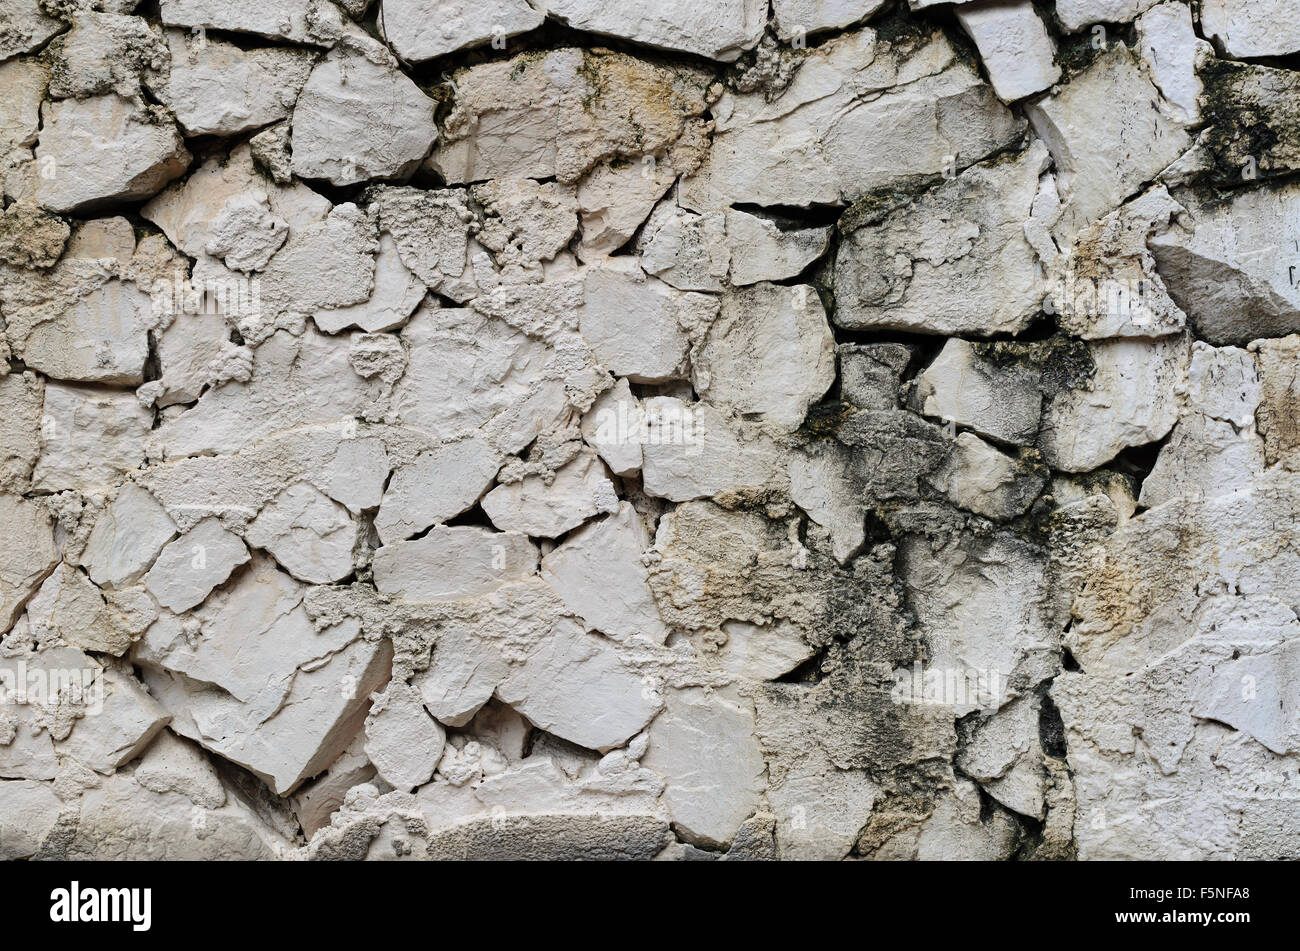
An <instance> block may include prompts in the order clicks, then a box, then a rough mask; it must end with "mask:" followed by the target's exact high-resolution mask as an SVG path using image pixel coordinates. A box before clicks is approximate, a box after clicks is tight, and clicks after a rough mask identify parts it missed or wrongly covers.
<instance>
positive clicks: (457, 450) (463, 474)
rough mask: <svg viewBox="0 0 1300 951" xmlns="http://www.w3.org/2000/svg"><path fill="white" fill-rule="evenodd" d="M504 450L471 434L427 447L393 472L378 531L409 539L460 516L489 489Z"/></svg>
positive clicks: (387, 536)
mask: <svg viewBox="0 0 1300 951" xmlns="http://www.w3.org/2000/svg"><path fill="white" fill-rule="evenodd" d="M500 467H501V454H500V453H498V452H496V451H495V450H494V449H492V447H491V446H489V445H488V444H487V442H486V441H485V440H483V439H480V438H478V437H475V436H471V437H470V438H468V439H464V440H461V441H460V442H453V443H446V444H444V445H442V446H438V447H437V448H434V449H429V450H426V451H424V452H422V453H420V454H419V455H418V456H416V457H415V459H414V460H412V461H411V462H410V463H409V464H408V465H405V466H402V467H401V468H399V469H398V470H397V471H396V472H394V473H393V477H392V480H391V481H390V482H389V484H388V488H387V489H386V490H385V491H384V501H383V504H382V505H381V506H380V509H379V514H378V515H376V516H375V529H376V531H378V532H379V537H380V538H382V539H383V540H384V541H385V542H393V541H398V540H400V539H403V538H410V537H411V536H412V535H414V534H416V533H417V532H421V531H423V530H424V529H426V528H428V527H429V526H430V525H433V524H434V523H436V522H444V521H446V520H447V519H449V518H452V517H454V516H456V515H459V514H460V513H461V512H464V511H465V510H466V509H467V508H469V507H470V506H472V505H473V504H474V503H475V502H477V501H478V500H479V499H481V498H482V497H483V495H484V493H485V492H487V490H488V489H489V488H491V486H492V483H493V482H494V481H495V479H496V474H497V470H498V469H499V468H500Z"/></svg>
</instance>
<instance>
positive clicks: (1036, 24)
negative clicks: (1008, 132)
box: [953, 0, 1061, 102]
mask: <svg viewBox="0 0 1300 951" xmlns="http://www.w3.org/2000/svg"><path fill="white" fill-rule="evenodd" d="M953 12H954V13H955V14H956V16H957V22H958V23H960V24H961V25H962V28H963V29H964V30H965V31H966V32H967V33H969V34H970V36H971V39H973V40H974V41H975V46H976V48H977V49H978V50H979V53H980V59H981V60H982V61H983V63H984V68H985V69H987V70H988V72H989V79H990V81H991V82H992V83H993V88H994V89H995V90H996V91H997V94H998V96H999V97H1000V98H1001V99H1002V100H1003V101H1004V102H1014V101H1015V100H1017V99H1023V98H1024V97H1025V96H1030V95H1033V94H1034V93H1036V92H1042V91H1043V90H1044V89H1047V88H1048V87H1050V86H1051V85H1052V84H1053V83H1055V82H1056V81H1057V80H1058V79H1059V78H1060V76H1061V68H1060V67H1059V66H1057V65H1056V62H1055V59H1056V49H1055V44H1054V43H1053V42H1052V38H1051V37H1050V36H1048V34H1047V27H1045V26H1043V21H1042V20H1040V19H1039V18H1038V14H1037V13H1036V12H1035V10H1034V7H1033V4H1031V3H1029V2H1027V0H982V2H979V3H964V4H961V5H960V6H958V7H956V8H954V10H953Z"/></svg>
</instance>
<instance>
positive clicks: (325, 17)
mask: <svg viewBox="0 0 1300 951" xmlns="http://www.w3.org/2000/svg"><path fill="white" fill-rule="evenodd" d="M162 21H163V23H164V24H166V25H167V26H183V27H188V28H191V29H193V28H195V27H199V28H205V29H214V30H231V31H233V32H236V33H255V34H257V35H259V36H266V37H270V38H272V39H284V40H288V41H290V42H292V43H311V44H314V45H319V46H332V45H334V43H336V42H337V41H338V40H339V38H340V37H341V36H342V34H343V17H342V15H341V14H340V12H339V9H338V7H336V6H335V5H334V4H333V3H330V2H329V0H163V3H162Z"/></svg>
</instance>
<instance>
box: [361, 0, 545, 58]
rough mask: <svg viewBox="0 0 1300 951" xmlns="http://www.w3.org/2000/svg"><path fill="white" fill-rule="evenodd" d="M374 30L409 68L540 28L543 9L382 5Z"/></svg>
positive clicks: (402, 1)
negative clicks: (377, 28) (377, 30)
mask: <svg viewBox="0 0 1300 951" xmlns="http://www.w3.org/2000/svg"><path fill="white" fill-rule="evenodd" d="M381 10H382V13H381V15H380V17H379V27H380V29H381V30H382V31H383V35H384V38H385V39H387V40H388V42H389V43H391V44H392V46H393V49H394V50H396V51H397V55H398V56H400V57H402V59H404V60H407V61H408V62H412V63H419V62H422V61H424V60H426V59H434V58H435V57H438V56H445V55H446V54H448V53H454V52H455V51H456V50H459V49H464V48H465V47H467V46H481V45H483V44H486V43H492V44H493V48H494V49H496V48H504V47H498V46H497V44H500V43H505V42H507V41H508V40H509V39H510V38H511V37H513V36H518V35H519V34H520V33H527V32H528V31H529V30H531V29H534V28H535V27H538V26H540V25H541V23H542V20H543V19H544V10H538V9H534V8H533V7H532V6H531V5H529V4H528V3H527V2H526V0H490V2H460V3H440V2H435V0H381Z"/></svg>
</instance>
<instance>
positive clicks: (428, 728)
mask: <svg viewBox="0 0 1300 951" xmlns="http://www.w3.org/2000/svg"><path fill="white" fill-rule="evenodd" d="M446 739H447V731H446V730H444V729H443V728H442V726H441V725H440V724H439V723H438V721H437V720H435V719H434V718H433V717H431V716H429V714H428V713H427V712H426V711H425V709H424V706H423V705H422V704H421V702H420V692H419V691H418V690H416V689H415V688H414V687H412V686H411V685H410V684H406V683H391V684H389V685H388V688H387V689H386V690H385V691H384V692H383V693H381V694H380V695H379V696H378V697H377V698H376V699H375V702H374V705H373V706H372V707H371V708H370V713H369V714H368V715H367V716H366V744H365V751H366V756H368V757H369V758H370V762H372V763H374V764H375V769H376V770H378V771H379V775H380V776H382V777H383V778H384V781H385V782H387V783H389V784H390V785H392V786H395V787H396V788H398V789H405V790H410V789H414V788H415V787H416V786H420V785H423V784H424V783H427V782H428V781H429V780H430V779H431V778H432V777H433V770H434V767H436V766H437V765H438V760H439V758H441V756H442V749H443V744H444V743H445V742H446Z"/></svg>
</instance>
